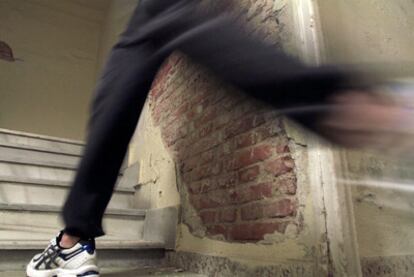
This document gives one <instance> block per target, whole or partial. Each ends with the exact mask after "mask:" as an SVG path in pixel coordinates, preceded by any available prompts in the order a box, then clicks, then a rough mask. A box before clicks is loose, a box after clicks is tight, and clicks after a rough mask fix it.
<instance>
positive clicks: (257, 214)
mask: <svg viewBox="0 0 414 277" xmlns="http://www.w3.org/2000/svg"><path fill="white" fill-rule="evenodd" d="M262 217H263V205H262V204H261V203H255V204H250V205H247V206H244V207H243V208H241V219H242V220H255V219H260V218H262Z"/></svg>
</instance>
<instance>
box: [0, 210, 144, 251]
mask: <svg viewBox="0 0 414 277" xmlns="http://www.w3.org/2000/svg"><path fill="white" fill-rule="evenodd" d="M60 211H61V209H60V208H59V207H57V206H50V205H29V204H6V203H0V241H10V242H13V241H20V240H27V239H28V238H29V239H30V240H37V241H39V240H46V241H47V240H50V238H51V237H53V236H55V235H56V232H57V230H59V229H61V228H63V226H62V222H61V219H60ZM145 216H146V211H145V210H135V209H109V210H107V212H106V213H105V217H104V223H103V224H104V228H105V231H106V234H107V239H109V240H129V241H131V240H142V239H143V235H144V222H145ZM0 248H1V247H0Z"/></svg>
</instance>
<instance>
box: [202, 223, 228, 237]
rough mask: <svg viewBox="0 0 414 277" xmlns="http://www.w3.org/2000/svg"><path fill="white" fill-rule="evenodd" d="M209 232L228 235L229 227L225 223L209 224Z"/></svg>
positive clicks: (210, 233) (213, 234) (214, 234)
mask: <svg viewBox="0 0 414 277" xmlns="http://www.w3.org/2000/svg"><path fill="white" fill-rule="evenodd" d="M207 233H208V234H209V235H211V236H217V235H223V236H224V237H227V227H226V226H224V225H213V226H208V227H207Z"/></svg>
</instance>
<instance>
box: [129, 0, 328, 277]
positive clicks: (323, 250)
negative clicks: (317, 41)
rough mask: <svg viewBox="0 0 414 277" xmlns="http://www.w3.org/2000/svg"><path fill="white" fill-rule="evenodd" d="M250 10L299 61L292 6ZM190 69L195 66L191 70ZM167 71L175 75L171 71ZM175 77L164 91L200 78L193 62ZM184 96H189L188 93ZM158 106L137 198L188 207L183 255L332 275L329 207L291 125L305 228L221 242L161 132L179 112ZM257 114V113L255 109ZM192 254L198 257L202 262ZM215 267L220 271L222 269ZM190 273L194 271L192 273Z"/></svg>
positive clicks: (141, 153) (141, 145) (145, 141)
mask: <svg viewBox="0 0 414 277" xmlns="http://www.w3.org/2000/svg"><path fill="white" fill-rule="evenodd" d="M244 5H245V7H246V9H245V10H244V12H245V15H246V16H247V18H248V20H249V21H250V24H252V26H262V28H258V29H256V31H257V32H259V33H260V34H261V35H262V36H263V37H265V38H266V39H267V40H269V41H273V42H274V43H276V44H275V47H282V48H283V49H285V51H287V52H289V53H291V54H293V55H297V54H298V51H299V50H298V48H297V42H296V40H297V37H296V35H295V34H294V31H293V30H294V23H293V18H292V17H293V15H292V10H291V9H292V7H291V5H290V3H289V1H273V0H266V1H244ZM269 13H273V15H275V14H276V19H277V20H276V21H274V22H273V23H271V21H272V20H273V19H274V17H270V16H266V14H269ZM259 29H260V30H259ZM282 42H283V43H282ZM176 58H177V56H175V57H173V58H172V59H170V60H169V63H172V64H174V63H175V62H174V60H175V59H176ZM185 64H187V63H186V62H185ZM166 67H167V68H169V65H168V63H167V66H166ZM184 69H185V70H184ZM172 71H174V72H175V73H172V75H169V72H170V71H169V70H166V69H164V70H162V71H161V72H160V74H159V76H158V80H157V81H156V84H157V83H161V82H163V81H165V82H169V83H168V84H169V85H168V87H171V86H172V85H173V84H174V83H175V82H179V80H182V79H183V78H185V79H186V80H190V77H189V76H188V75H186V74H187V73H186V72H188V73H189V74H193V73H194V74H196V73H197V72H199V71H200V70H199V68H198V67H197V66H195V65H194V64H191V62H189V63H188V65H186V66H183V68H180V67H177V68H176V69H175V70H172ZM184 75H185V76H186V77H184ZM201 76H205V72H203V71H202V70H201ZM206 76H207V77H200V79H198V80H199V81H198V82H199V84H201V85H203V84H205V85H206V86H211V87H210V90H211V94H213V92H214V91H216V89H215V86H216V85H217V80H214V79H213V78H212V77H211V76H209V75H208V74H207V75H206ZM195 80H196V79H195ZM192 85H194V84H192V83H191V84H190V82H189V84H188V89H189V90H191V86H192ZM184 87H185V86H184ZM219 87H220V85H219ZM221 87H222V88H223V89H222V91H220V93H222V94H226V93H230V94H231V93H232V92H231V89H227V88H226V86H223V85H221ZM181 89H185V88H182V87H180V88H177V90H181ZM173 90H174V89H173ZM177 93H178V94H180V93H183V94H185V93H184V92H177ZM156 94H157V92H156V88H155V87H154V89H153V91H152V96H154V95H156ZM194 94H195V91H194ZM154 98H155V96H154V97H153V98H152V99H151V101H149V102H148V103H147V105H146V106H145V109H144V111H143V114H142V116H141V119H140V123H139V125H138V128H137V131H136V135H135V137H134V139H133V141H132V143H131V147H130V162H134V161H139V162H140V164H141V170H140V183H141V184H142V186H141V188H140V190H139V192H138V193H137V205H138V206H140V207H160V206H161V207H162V206H168V205H177V204H180V205H181V210H182V219H181V220H182V221H181V223H180V224H179V226H178V230H179V236H178V238H177V253H178V254H177V255H181V254H180V253H189V254H188V255H186V257H196V256H197V255H201V256H210V257H221V258H223V259H228V261H230V262H229V263H227V262H226V265H228V266H230V265H231V264H232V263H235V264H238V265H240V268H243V267H248V268H250V269H251V270H252V271H249V272H254V269H255V268H261V267H264V268H271V267H272V266H275V268H278V269H281V268H282V269H284V270H280V271H278V272H284V273H283V274H288V273H289V272H293V271H289V269H290V270H292V269H293V268H295V272H298V273H297V274H296V275H289V276H325V275H327V272H328V267H329V266H328V250H327V245H328V243H327V239H326V228H325V218H324V211H323V210H324V207H323V199H322V196H321V194H319V193H318V192H316V191H315V190H313V189H312V184H311V182H310V180H309V179H308V170H309V169H310V168H311V167H312V166H311V165H309V163H308V159H307V155H308V149H307V147H306V143H303V141H304V140H305V141H306V139H305V138H304V136H303V134H302V131H301V130H299V129H298V128H296V127H295V126H294V125H292V124H291V123H289V122H285V121H284V124H286V125H285V126H289V128H287V130H286V132H287V133H286V134H285V135H286V136H287V138H288V144H289V149H290V150H291V155H292V158H293V159H294V162H295V169H294V174H295V177H296V180H297V183H296V185H297V192H296V197H297V202H298V207H297V208H298V214H297V216H298V219H299V222H300V227H297V225H289V227H288V228H287V229H286V231H285V232H284V233H283V234H282V233H278V232H275V233H273V234H267V235H265V236H264V238H263V240H261V241H260V242H250V243H246V242H244V243H243V242H228V241H225V240H224V239H223V238H220V236H216V237H214V236H213V237H211V236H207V233H206V230H205V228H204V227H203V223H202V221H201V220H200V217H199V215H198V213H197V211H196V210H195V209H194V207H193V205H191V203H190V202H189V201H188V199H189V191H188V187H187V186H186V185H185V183H184V181H183V176H182V174H180V172H179V168H180V165H179V164H176V162H177V159H176V157H177V156H176V154H177V151H179V150H177V149H175V148H174V147H171V145H170V142H169V138H171V137H169V135H170V133H169V132H168V131H167V130H165V129H163V128H162V126H161V128H160V124H159V122H160V117H161V118H163V117H164V115H165V113H167V112H170V111H171V109H172V107H171V106H170V105H168V101H165V102H164V104H166V105H168V106H167V107H165V109H160V110H159V113H158V112H154V111H153V109H154V108H155V109H156V108H157V105H158V104H157V102H156V101H154ZM175 104H177V103H174V104H173V103H171V105H175ZM251 106H255V105H254V104H253V103H252V104H251ZM246 107H248V105H246ZM150 111H152V113H150ZM177 112H178V110H177ZM200 131H201V128H200ZM161 138H163V139H161ZM190 146H191V145H190V144H188V145H187V147H190ZM184 147H185V146H184ZM191 253H194V255H193V254H191ZM221 258H220V259H221ZM186 260H187V262H188V264H193V266H194V265H195V264H198V265H201V264H199V263H203V262H202V261H197V260H194V259H191V258H188V259H187V258H186ZM214 263H215V262H214ZM214 265H216V266H218V264H214ZM183 266H185V265H183ZM188 266H189V267H190V265H188ZM286 270H287V271H286ZM214 272H216V273H217V274H219V276H228V274H235V273H236V272H240V271H238V270H227V271H220V272H218V271H217V267H216V269H214V266H213V267H212V268H210V269H205V270H204V273H206V274H211V275H212V274H214ZM226 272H227V273H226ZM258 272H260V270H259V271H258ZM264 272H265V271H264ZM269 272H271V271H269ZM274 272H276V271H274ZM287 272H288V273H287ZM226 274H227V275H226ZM280 274H282V273H280ZM240 276H241V275H240ZM246 276H247V275H246Z"/></svg>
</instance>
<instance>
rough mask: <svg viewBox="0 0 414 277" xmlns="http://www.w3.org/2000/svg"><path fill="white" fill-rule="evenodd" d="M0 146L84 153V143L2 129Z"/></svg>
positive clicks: (0, 130)
mask: <svg viewBox="0 0 414 277" xmlns="http://www.w3.org/2000/svg"><path fill="white" fill-rule="evenodd" d="M0 144H3V145H7V144H8V145H11V144H12V145H19V146H26V147H29V148H33V149H35V148H39V149H42V150H45V149H48V150H49V151H55V152H58V153H72V154H79V155H80V153H82V151H83V147H84V142H82V141H78V140H69V139H62V138H57V137H50V136H44V135H37V134H31V133H27V132H20V131H14V130H8V129H0Z"/></svg>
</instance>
